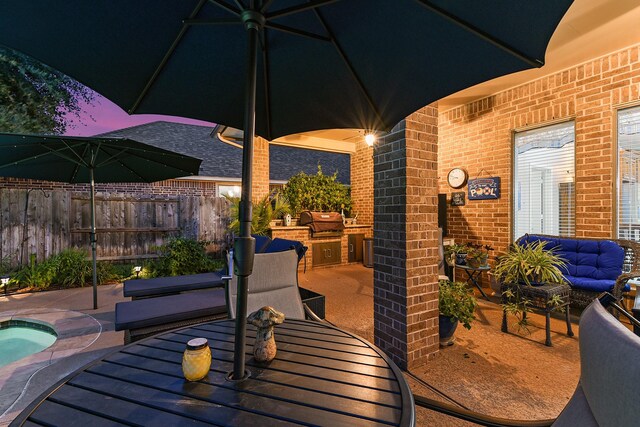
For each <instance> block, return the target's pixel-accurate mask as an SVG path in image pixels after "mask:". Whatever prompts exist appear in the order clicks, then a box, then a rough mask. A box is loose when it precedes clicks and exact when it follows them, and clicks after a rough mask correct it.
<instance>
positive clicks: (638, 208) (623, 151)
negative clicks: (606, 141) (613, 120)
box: [618, 107, 640, 241]
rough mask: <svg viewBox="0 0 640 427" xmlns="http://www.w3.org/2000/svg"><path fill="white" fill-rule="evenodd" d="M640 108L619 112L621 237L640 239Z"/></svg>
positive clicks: (619, 216) (619, 219) (619, 209)
mask: <svg viewBox="0 0 640 427" xmlns="http://www.w3.org/2000/svg"><path fill="white" fill-rule="evenodd" d="M639 163H640V107H634V108H627V109H625V110H620V111H618V237H619V238H620V239H628V240H636V241H640V203H639V199H640V197H639V195H640V186H639V185H638V183H639V182H640V164H639Z"/></svg>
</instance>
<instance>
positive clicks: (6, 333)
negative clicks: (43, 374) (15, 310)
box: [0, 320, 57, 367]
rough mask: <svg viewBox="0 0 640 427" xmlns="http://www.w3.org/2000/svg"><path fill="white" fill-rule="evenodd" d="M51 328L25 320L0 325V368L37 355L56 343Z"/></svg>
mask: <svg viewBox="0 0 640 427" xmlns="http://www.w3.org/2000/svg"><path fill="white" fill-rule="evenodd" d="M56 339H57V335H56V332H55V331H54V330H53V328H51V327H49V326H47V325H43V324H41V323H35V322H29V321H26V320H9V321H6V322H2V323H0V367H2V366H5V365H8V364H9V363H12V362H15V361H16V360H20V359H22V358H23V357H26V356H29V355H31V354H34V353H38V352H40V351H42V350H44V349H45V348H47V347H50V346H51V345H52V344H53V343H54V342H56Z"/></svg>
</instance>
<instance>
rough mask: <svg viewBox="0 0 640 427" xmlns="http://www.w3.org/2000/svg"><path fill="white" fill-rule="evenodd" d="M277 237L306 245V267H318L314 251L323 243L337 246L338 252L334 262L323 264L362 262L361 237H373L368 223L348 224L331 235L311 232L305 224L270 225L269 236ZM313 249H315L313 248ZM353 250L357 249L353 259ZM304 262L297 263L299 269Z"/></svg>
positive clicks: (321, 247)
mask: <svg viewBox="0 0 640 427" xmlns="http://www.w3.org/2000/svg"><path fill="white" fill-rule="evenodd" d="M276 237H279V238H281V239H289V240H297V241H300V242H302V244H303V245H305V246H307V247H308V248H309V250H308V251H307V254H306V258H307V264H306V265H307V268H315V267H318V265H317V263H316V265H314V255H313V254H314V252H317V251H318V250H321V251H322V250H324V248H325V246H324V245H323V244H327V243H328V244H333V246H332V250H333V251H337V250H338V248H339V251H340V254H339V256H337V257H336V260H335V262H333V261H332V262H331V264H328V265H323V266H322V267H325V266H336V265H344V264H349V263H352V262H362V257H361V255H360V254H361V253H362V243H358V242H361V240H362V239H364V238H365V237H373V227H372V226H371V225H368V224H355V225H352V224H348V225H346V226H345V229H344V230H342V232H338V233H335V234H332V235H328V236H327V235H320V234H318V233H316V234H312V233H311V229H310V228H309V227H308V226H306V225H290V226H274V227H271V238H273V239H275V238H276ZM314 249H315V250H314ZM354 251H357V254H356V255H360V256H356V257H355V259H354ZM316 259H317V258H316ZM304 267H305V263H304V262H301V263H300V264H299V265H298V268H299V271H303V270H304Z"/></svg>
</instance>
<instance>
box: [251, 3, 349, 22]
mask: <svg viewBox="0 0 640 427" xmlns="http://www.w3.org/2000/svg"><path fill="white" fill-rule="evenodd" d="M337 1H340V0H313V1H310V2H308V3H305V4H302V5H298V6H292V7H288V8H286V9H281V10H276V11H275V12H273V13H269V14H267V20H270V19H276V18H281V17H283V16H287V15H292V14H294V13H300V12H304V11H306V10H309V9H315V8H317V7H321V6H326V5H328V4H331V3H335V2H337ZM269 3H271V2H270V1H269V2H267V5H265V6H264V7H263V8H262V10H263V11H264V10H266V8H267V7H269Z"/></svg>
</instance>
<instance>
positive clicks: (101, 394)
mask: <svg viewBox="0 0 640 427" xmlns="http://www.w3.org/2000/svg"><path fill="white" fill-rule="evenodd" d="M255 335H256V330H255V327H253V326H250V325H248V328H247V347H246V350H245V351H246V354H247V369H248V370H249V371H250V372H251V375H250V377H249V378H248V379H246V380H244V381H240V382H233V381H229V380H227V378H226V376H227V373H228V372H230V371H231V370H232V369H233V345H234V344H233V343H234V323H233V320H227V319H225V320H221V321H214V322H209V323H203V324H200V325H196V326H192V327H189V328H184V329H180V330H177V331H173V332H168V333H164V334H161V335H157V336H155V337H151V338H147V339H145V340H141V341H138V342H136V343H134V344H130V345H128V346H125V347H123V348H120V349H119V350H117V351H115V352H113V353H111V354H109V355H107V356H105V357H104V358H102V359H101V360H99V361H96V362H95V363H93V364H91V365H89V366H86V367H85V368H83V369H81V370H79V371H76V372H75V373H73V374H71V375H70V376H69V377H67V378H66V379H65V380H63V381H62V382H61V383H60V384H58V385H56V386H54V387H53V388H52V389H51V390H49V391H48V392H46V393H45V394H43V395H42V396H41V397H40V398H38V399H37V400H36V401H35V402H34V403H32V404H31V406H30V407H28V408H27V409H25V411H23V412H22V414H21V415H20V416H19V417H18V418H17V419H16V420H14V422H13V423H12V424H11V425H12V426H19V425H25V426H32V425H49V426H106V425H109V426H110V425H122V424H126V425H145V426H146V425H167V426H182V425H189V426H195V425H210V424H209V423H213V424H216V425H230V426H231V425H233V426H267V425H269V426H271V425H293V424H302V425H322V426H354V425H357V426H382V425H385V426H409V427H411V426H414V425H415V407H414V401H413V396H412V394H411V391H410V389H409V386H408V384H407V382H406V380H405V378H404V376H403V375H402V372H401V371H400V369H398V367H397V366H396V365H395V364H394V363H393V362H392V361H390V360H389V359H388V357H387V356H386V355H385V354H384V353H383V352H382V351H381V350H379V349H378V348H376V347H375V346H373V345H372V344H370V343H368V342H366V341H364V340H362V339H361V338H359V337H357V336H354V335H352V334H350V333H348V332H345V331H342V330H340V329H337V328H335V327H332V326H330V325H328V324H325V323H318V322H311V321H305V320H286V321H285V323H283V324H282V325H280V326H278V327H277V328H276V330H275V339H276V343H277V345H278V352H277V355H276V358H275V359H274V360H273V361H271V362H270V363H266V364H265V363H258V362H256V361H255V360H254V359H253V357H252V346H253V342H254V339H255ZM195 337H203V338H206V339H207V340H208V341H209V346H210V347H211V352H212V359H213V360H212V364H211V369H210V371H209V373H208V375H207V376H205V377H204V378H203V379H202V380H200V381H196V382H189V381H187V380H185V379H184V377H183V376H182V369H181V361H182V353H183V351H184V349H185V346H186V343H187V341H189V340H190V339H192V338H195Z"/></svg>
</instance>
